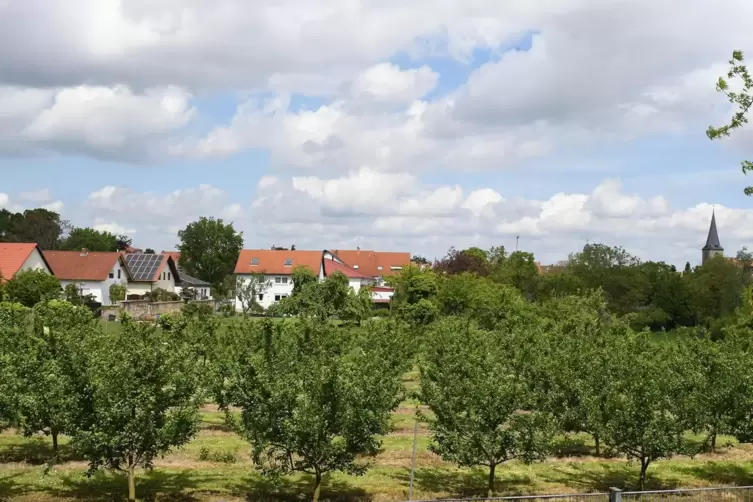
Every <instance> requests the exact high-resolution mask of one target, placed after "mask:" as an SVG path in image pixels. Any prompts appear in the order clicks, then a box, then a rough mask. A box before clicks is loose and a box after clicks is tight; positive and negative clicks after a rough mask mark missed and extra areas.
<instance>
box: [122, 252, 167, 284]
mask: <svg viewBox="0 0 753 502" xmlns="http://www.w3.org/2000/svg"><path fill="white" fill-rule="evenodd" d="M163 259H164V256H162V255H159V254H131V255H127V256H126V265H127V266H128V269H129V270H130V271H131V275H132V276H133V280H135V281H151V280H152V279H153V278H154V275H155V274H156V273H157V269H159V267H160V265H162V260H163Z"/></svg>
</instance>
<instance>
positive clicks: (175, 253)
mask: <svg viewBox="0 0 753 502" xmlns="http://www.w3.org/2000/svg"><path fill="white" fill-rule="evenodd" d="M162 254H163V255H165V256H169V257H170V258H172V259H173V261H174V262H175V264H176V265H178V262H180V252H179V251H162Z"/></svg>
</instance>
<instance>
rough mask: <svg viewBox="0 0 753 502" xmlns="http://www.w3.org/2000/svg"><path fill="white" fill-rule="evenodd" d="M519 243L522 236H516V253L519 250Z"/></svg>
mask: <svg viewBox="0 0 753 502" xmlns="http://www.w3.org/2000/svg"><path fill="white" fill-rule="evenodd" d="M518 241H520V236H519V235H516V236H515V251H517V250H518Z"/></svg>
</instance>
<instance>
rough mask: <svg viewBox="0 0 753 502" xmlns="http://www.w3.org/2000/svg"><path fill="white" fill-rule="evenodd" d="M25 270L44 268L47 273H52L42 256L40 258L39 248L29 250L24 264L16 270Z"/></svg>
mask: <svg viewBox="0 0 753 502" xmlns="http://www.w3.org/2000/svg"><path fill="white" fill-rule="evenodd" d="M26 270H44V271H45V272H47V273H48V274H51V273H52V272H51V271H50V268H49V267H48V266H47V264H46V263H45V262H44V258H42V253H40V252H39V248H34V249H32V250H31V253H29V256H28V257H27V258H26V261H24V264H23V265H21V267H20V268H19V269H18V272H24V271H26ZM18 272H17V273H18Z"/></svg>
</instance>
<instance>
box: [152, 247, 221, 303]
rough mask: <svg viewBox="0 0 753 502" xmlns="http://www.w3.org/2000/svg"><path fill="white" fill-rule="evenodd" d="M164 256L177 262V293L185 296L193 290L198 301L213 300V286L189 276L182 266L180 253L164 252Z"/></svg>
mask: <svg viewBox="0 0 753 502" xmlns="http://www.w3.org/2000/svg"><path fill="white" fill-rule="evenodd" d="M162 254H163V255H164V256H169V257H170V258H172V259H173V261H174V262H175V266H176V268H177V269H178V281H176V282H175V293H176V294H178V295H180V296H183V293H184V291H187V290H189V289H190V290H193V291H194V292H195V296H196V297H195V299H196V300H211V299H212V285H211V284H209V283H208V282H207V281H202V280H201V279H199V278H196V277H191V276H190V275H188V274H187V273H186V271H185V269H184V268H183V267H181V266H180V253H179V252H178V251H162Z"/></svg>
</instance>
